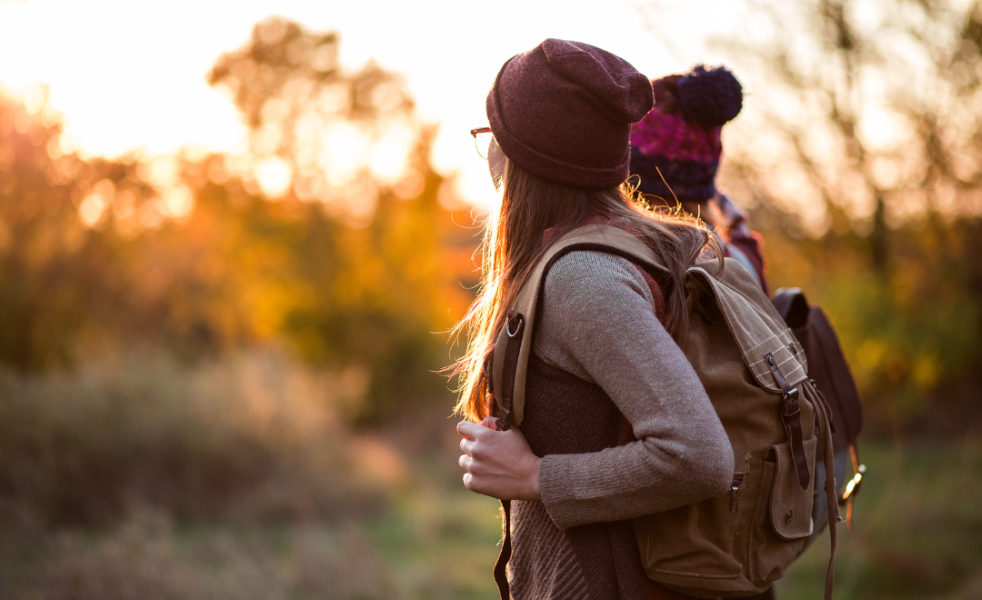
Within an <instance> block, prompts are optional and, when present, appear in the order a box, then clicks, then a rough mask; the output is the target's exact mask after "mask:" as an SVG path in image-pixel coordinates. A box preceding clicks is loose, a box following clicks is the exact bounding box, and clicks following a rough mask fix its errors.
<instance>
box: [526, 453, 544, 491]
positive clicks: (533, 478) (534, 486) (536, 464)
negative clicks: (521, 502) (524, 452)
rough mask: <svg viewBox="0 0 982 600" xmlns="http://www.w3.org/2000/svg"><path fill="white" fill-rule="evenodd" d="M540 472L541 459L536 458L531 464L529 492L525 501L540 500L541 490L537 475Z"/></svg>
mask: <svg viewBox="0 0 982 600" xmlns="http://www.w3.org/2000/svg"><path fill="white" fill-rule="evenodd" d="M541 470H542V459H541V458H539V457H538V456H536V457H535V460H534V461H533V463H532V472H531V474H530V476H529V484H528V485H529V491H528V498H526V500H541V499H542V490H541V488H540V486H539V473H540V472H541Z"/></svg>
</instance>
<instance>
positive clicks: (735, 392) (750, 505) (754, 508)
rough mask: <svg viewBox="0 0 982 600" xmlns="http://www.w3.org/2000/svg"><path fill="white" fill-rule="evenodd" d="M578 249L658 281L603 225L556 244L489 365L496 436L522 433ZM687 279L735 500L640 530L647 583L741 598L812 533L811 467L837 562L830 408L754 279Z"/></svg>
mask: <svg viewBox="0 0 982 600" xmlns="http://www.w3.org/2000/svg"><path fill="white" fill-rule="evenodd" d="M575 250H595V251H602V252H608V253H611V254H616V255H620V256H623V257H624V258H627V259H628V260H630V261H632V262H633V263H635V264H637V265H639V266H641V267H642V268H645V269H646V270H648V271H649V272H650V273H652V274H653V275H656V276H657V275H658V274H659V273H664V272H665V270H664V268H662V267H661V266H659V263H658V257H657V255H656V254H655V253H654V252H653V251H652V250H651V249H650V248H649V247H648V246H647V245H646V244H645V243H643V242H642V241H641V240H639V239H638V238H636V237H634V236H633V235H631V234H630V233H627V232H625V231H623V230H621V229H618V228H616V227H613V226H610V225H585V226H583V227H580V228H578V229H576V230H573V231H571V232H569V233H567V234H566V235H565V236H563V237H562V238H561V239H560V240H558V241H556V242H555V243H554V244H553V245H552V246H551V248H550V249H549V251H548V252H547V253H546V255H545V256H544V257H543V258H542V260H541V261H540V263H539V264H538V265H536V267H535V269H534V271H533V273H532V275H531V276H530V278H529V280H528V281H527V282H526V283H525V284H524V286H523V287H522V289H521V291H520V292H519V295H518V299H517V300H516V301H515V305H514V306H513V307H512V310H511V311H510V312H509V318H508V322H507V323H506V325H505V326H504V327H503V328H502V331H501V333H500V334H499V336H498V338H497V342H496V344H495V350H494V354H493V358H492V365H491V367H492V377H493V381H492V386H493V387H492V389H493V390H494V394H493V398H492V408H493V410H494V411H495V414H494V416H496V417H498V418H499V419H500V422H499V427H504V428H507V427H508V426H511V425H516V426H521V423H522V417H523V412H524V406H525V377H526V367H527V364H528V360H529V355H530V353H531V351H532V340H533V337H534V325H535V321H536V312H537V311H538V310H540V307H539V297H540V292H541V289H542V284H543V281H544V279H545V275H546V273H547V272H548V270H549V267H551V266H552V264H554V263H555V261H556V260H558V259H559V258H560V257H561V256H563V255H565V254H567V253H569V252H572V251H575ZM717 269H718V266H717V263H716V262H715V261H712V262H706V263H699V264H697V265H696V266H693V267H692V268H690V269H689V270H688V271H687V272H686V276H685V292H686V296H687V306H688V310H689V317H690V328H689V333H688V335H687V337H686V339H685V340H682V344H681V346H682V349H683V351H684V352H685V355H686V356H687V357H688V359H689V361H690V362H691V363H692V366H693V368H694V369H695V371H696V373H697V374H698V376H699V379H700V380H701V381H702V384H703V386H704V387H705V389H706V392H707V394H708V395H709V399H710V401H711V402H712V404H713V407H714V408H715V409H716V412H717V414H718V415H719V418H720V420H721V421H722V423H723V427H724V428H725V430H726V433H727V435H728V436H729V439H730V443H731V444H732V445H733V454H734V457H735V464H734V468H733V481H732V486H731V488H730V492H729V493H728V494H726V495H724V496H720V497H718V498H711V499H708V500H704V501H702V502H699V503H697V504H692V505H688V506H682V507H679V508H676V509H673V510H669V511H667V512H663V513H658V514H653V515H646V516H643V517H639V518H637V519H635V521H634V524H635V532H636V537H637V542H638V548H639V550H640V552H641V560H642V564H643V566H644V569H645V572H646V573H647V575H648V577H650V578H651V579H653V580H655V581H657V582H658V583H660V584H662V585H664V586H666V587H669V588H671V589H673V590H676V591H678V592H681V593H684V594H688V595H690V596H696V597H701V598H719V597H739V596H748V595H752V594H756V593H760V592H763V591H765V590H767V589H768V588H769V587H770V585H771V583H772V582H774V581H775V580H777V579H780V578H781V577H782V576H783V575H784V571H785V569H787V567H788V566H789V565H790V564H791V563H792V561H793V560H794V558H795V557H796V556H797V554H798V553H799V552H800V551H801V548H802V546H803V545H804V543H805V540H806V539H807V538H808V536H809V535H810V534H811V533H812V527H813V524H812V519H811V514H812V502H813V491H814V486H815V484H816V482H815V465H816V461H817V460H819V459H821V460H824V462H825V471H826V473H827V477H826V481H825V482H824V485H825V489H826V490H830V492H829V493H828V494H827V495H826V497H827V498H828V511H829V531H830V534H831V540H832V560H830V561H829V568H828V576H827V580H826V590H825V597H826V598H827V599H828V598H831V594H832V577H833V573H832V569H833V561H834V558H835V539H836V536H835V523H836V521H837V520H839V516H838V504H837V502H836V493H835V480H834V468H833V466H832V443H831V432H830V429H829V422H830V419H829V413H828V407H827V405H826V404H825V401H824V399H822V397H821V394H820V393H819V392H818V390H817V388H816V387H814V385H813V383H812V382H811V381H810V380H809V378H808V364H807V361H806V359H805V355H804V351H803V350H802V347H801V345H800V344H799V343H798V341H797V340H796V339H795V337H794V335H793V334H792V333H791V331H790V330H789V329H788V328H787V326H786V325H785V323H784V321H783V319H782V318H781V316H780V315H779V314H778V313H777V311H776V310H775V309H774V307H773V306H772V304H771V303H770V301H769V300H768V299H767V297H766V296H765V295H764V293H763V292H762V291H761V289H760V287H759V286H758V284H757V283H756V282H755V281H754V279H753V278H752V277H751V276H750V274H749V273H748V272H747V271H746V270H745V269H744V268H743V267H742V266H740V265H739V264H738V263H736V262H735V261H733V260H732V259H726V265H725V268H724V269H723V272H722V274H721V275H719V276H716V275H715V273H716V271H717Z"/></svg>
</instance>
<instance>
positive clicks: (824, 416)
mask: <svg viewBox="0 0 982 600" xmlns="http://www.w3.org/2000/svg"><path fill="white" fill-rule="evenodd" d="M815 404H816V406H815V416H816V417H817V418H818V428H819V433H820V434H821V438H822V440H821V441H822V459H823V462H824V463H825V498H826V500H827V504H828V511H829V537H830V539H831V544H832V551H831V555H830V556H829V568H828V572H827V573H826V576H825V600H832V588H833V586H834V579H835V542H836V533H835V525H836V523H838V522H839V521H841V520H842V517H840V516H839V499H838V497H837V496H838V495H837V493H836V491H835V458H834V452H833V449H832V429H831V428H830V427H829V423H830V421H831V419H830V418H829V416H830V415H829V414H828V413H827V412H826V410H825V405H824V403H821V402H816V403H815Z"/></svg>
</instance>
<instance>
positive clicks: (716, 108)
mask: <svg viewBox="0 0 982 600" xmlns="http://www.w3.org/2000/svg"><path fill="white" fill-rule="evenodd" d="M678 96H679V103H680V104H681V105H682V115H683V116H684V117H685V120H686V121H690V122H693V123H698V124H700V125H703V126H705V127H721V126H722V125H723V124H724V123H726V122H727V121H731V120H732V119H734V118H735V117H736V116H737V115H738V114H740V109H741V108H743V86H741V85H740V82H739V81H737V78H736V77H734V76H733V73H730V71H729V69H727V68H726V67H717V68H715V69H709V70H707V69H706V67H704V66H703V65H699V66H697V67H696V68H695V69H693V70H692V72H691V73H689V74H687V75H685V76H684V77H682V78H680V79H679V81H678Z"/></svg>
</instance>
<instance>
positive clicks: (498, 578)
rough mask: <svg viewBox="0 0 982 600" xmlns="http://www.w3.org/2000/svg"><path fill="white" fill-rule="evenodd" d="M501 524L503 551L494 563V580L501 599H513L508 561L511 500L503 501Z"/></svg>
mask: <svg viewBox="0 0 982 600" xmlns="http://www.w3.org/2000/svg"><path fill="white" fill-rule="evenodd" d="M501 526H502V528H503V529H504V532H503V533H502V539H501V552H500V553H499V554H498V560H496V561H495V563H494V582H495V583H496V584H497V585H498V594H499V595H500V596H501V600H511V589H510V588H509V587H508V561H509V560H511V500H502V501H501Z"/></svg>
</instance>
